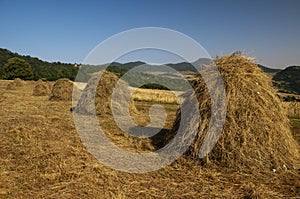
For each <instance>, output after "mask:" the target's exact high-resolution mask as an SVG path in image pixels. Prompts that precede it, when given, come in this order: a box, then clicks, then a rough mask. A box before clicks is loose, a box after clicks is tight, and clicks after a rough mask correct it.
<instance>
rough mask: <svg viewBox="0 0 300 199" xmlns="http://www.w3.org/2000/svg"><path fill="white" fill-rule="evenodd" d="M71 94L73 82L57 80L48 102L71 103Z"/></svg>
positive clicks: (63, 79)
mask: <svg viewBox="0 0 300 199" xmlns="http://www.w3.org/2000/svg"><path fill="white" fill-rule="evenodd" d="M72 92H73V82H72V81H71V80H69V79H67V78H62V79H59V80H57V81H56V82H55V84H54V85H53V87H52V90H51V94H50V97H49V100H55V101H71V100H72Z"/></svg>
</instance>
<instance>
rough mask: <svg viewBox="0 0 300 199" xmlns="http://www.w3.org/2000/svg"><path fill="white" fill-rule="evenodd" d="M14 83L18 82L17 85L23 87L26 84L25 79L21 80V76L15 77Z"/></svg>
mask: <svg viewBox="0 0 300 199" xmlns="http://www.w3.org/2000/svg"><path fill="white" fill-rule="evenodd" d="M14 83H15V84H16V86H17V87H22V86H24V81H23V80H21V79H20V78H16V79H14Z"/></svg>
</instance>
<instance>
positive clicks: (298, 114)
mask: <svg viewBox="0 0 300 199" xmlns="http://www.w3.org/2000/svg"><path fill="white" fill-rule="evenodd" d="M283 107H284V108H285V109H286V111H287V115H288V117H290V118H300V102H283Z"/></svg>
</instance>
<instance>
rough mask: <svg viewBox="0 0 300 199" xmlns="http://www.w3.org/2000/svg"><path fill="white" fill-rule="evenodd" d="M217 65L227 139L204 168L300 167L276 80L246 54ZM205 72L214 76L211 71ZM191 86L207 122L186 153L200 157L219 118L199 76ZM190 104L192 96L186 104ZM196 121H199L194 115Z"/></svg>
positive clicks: (221, 140)
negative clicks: (274, 85) (224, 100)
mask: <svg viewBox="0 0 300 199" xmlns="http://www.w3.org/2000/svg"><path fill="white" fill-rule="evenodd" d="M214 63H215V65H216V66H217V68H218V69H219V71H220V73H221V75H222V77H223V81H224V85H225V89H226V97H227V113H226V120H225V124H224V128H223V131H222V134H221V136H220V138H219V140H218V142H217V143H216V145H215V146H214V148H213V150H212V151H211V152H210V153H209V154H208V155H207V156H206V158H205V159H203V160H201V161H202V163H203V164H208V165H209V163H210V164H214V165H218V166H224V167H231V168H237V169H246V170H247V169H250V170H252V171H253V172H254V171H259V170H263V171H270V170H272V169H276V170H278V169H279V170H280V169H283V168H288V169H293V168H295V167H299V159H300V156H299V151H298V147H299V146H298V144H297V143H296V141H295V140H294V139H293V137H292V133H291V130H290V127H289V121H288V119H287V117H286V114H285V110H284V109H283V108H282V106H281V102H280V100H279V98H278V97H277V95H276V91H275V90H274V89H273V88H272V86H271V85H272V84H271V80H270V78H269V77H268V76H266V75H265V74H264V73H263V72H262V71H261V70H260V69H259V68H258V67H257V65H256V64H254V63H253V61H252V60H251V59H250V58H248V57H246V56H243V55H239V54H237V55H231V56H224V57H221V58H217V59H216V60H215V61H214ZM204 72H205V73H206V74H208V75H210V74H212V73H211V72H210V69H209V67H208V69H207V70H206V71H204ZM213 78H214V77H213V76H212V77H211V79H213ZM191 83H192V84H193V86H194V89H195V93H196V95H197V98H198V102H199V110H200V113H201V116H200V117H201V122H200V123H199V125H200V127H199V129H198V134H197V135H196V139H195V140H194V142H193V144H192V146H191V147H190V148H189V150H188V151H187V153H186V154H187V155H189V156H191V157H194V158H198V153H199V150H200V148H201V145H202V144H203V140H204V137H205V135H206V133H207V129H208V126H209V123H210V118H211V115H212V114H214V113H212V112H211V101H210V95H209V92H208V89H207V87H206V84H205V82H204V81H203V79H202V78H201V76H196V77H195V79H194V80H193V81H192V82H191ZM188 100H190V98H189V97H188V98H187V99H186V101H185V103H187V102H188ZM220 111H221V110H220ZM190 117H191V118H190V119H191V121H193V117H194V115H190ZM180 118H181V115H180V113H179V114H178V117H177V119H176V122H175V124H174V128H173V132H176V130H177V129H178V126H179V125H180ZM194 121H195V120H194ZM195 125H197V124H196V123H193V122H192V123H191V124H189V126H190V128H193V126H195Z"/></svg>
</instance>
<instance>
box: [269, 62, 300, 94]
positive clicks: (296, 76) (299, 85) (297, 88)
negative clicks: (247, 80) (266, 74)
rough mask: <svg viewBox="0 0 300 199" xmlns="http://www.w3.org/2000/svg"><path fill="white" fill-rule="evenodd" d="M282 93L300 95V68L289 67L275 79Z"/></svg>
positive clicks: (277, 74)
mask: <svg viewBox="0 0 300 199" xmlns="http://www.w3.org/2000/svg"><path fill="white" fill-rule="evenodd" d="M273 80H274V81H275V86H276V87H278V88H279V90H280V91H281V92H286V93H294V94H298V95H300V66H289V67H287V68H286V69H284V70H282V71H280V72H278V73H276V75H275V76H274V77H273Z"/></svg>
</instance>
